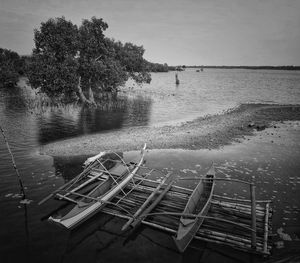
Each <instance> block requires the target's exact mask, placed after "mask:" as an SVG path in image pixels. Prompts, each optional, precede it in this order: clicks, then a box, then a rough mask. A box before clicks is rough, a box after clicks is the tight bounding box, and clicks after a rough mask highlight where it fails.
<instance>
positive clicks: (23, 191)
mask: <svg viewBox="0 0 300 263" xmlns="http://www.w3.org/2000/svg"><path fill="white" fill-rule="evenodd" d="M0 130H1V133H2V135H3V138H4V141H5V143H6V147H7V150H8V152H9V154H10V156H11V161H12V164H13V167H14V169H15V172H16V175H17V177H18V180H19V184H20V190H21V194H22V199H23V200H24V199H25V198H26V194H25V189H24V186H23V183H22V179H21V176H20V174H19V171H18V168H17V165H16V163H15V158H14V156H13V153H12V151H11V149H10V146H9V143H8V141H7V139H6V137H5V133H4V130H3V129H2V127H1V126H0Z"/></svg>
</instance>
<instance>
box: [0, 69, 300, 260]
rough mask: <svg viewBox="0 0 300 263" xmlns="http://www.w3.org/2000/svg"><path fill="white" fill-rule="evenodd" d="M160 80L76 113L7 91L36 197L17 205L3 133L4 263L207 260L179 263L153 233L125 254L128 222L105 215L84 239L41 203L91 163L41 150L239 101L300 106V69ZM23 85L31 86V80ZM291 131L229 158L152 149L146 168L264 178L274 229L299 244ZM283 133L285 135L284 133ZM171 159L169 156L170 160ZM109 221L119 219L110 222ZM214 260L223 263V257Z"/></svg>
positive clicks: (1, 98) (26, 179) (7, 127)
mask: <svg viewBox="0 0 300 263" xmlns="http://www.w3.org/2000/svg"><path fill="white" fill-rule="evenodd" d="M152 77H153V80H152V83H151V84H150V85H144V86H143V87H137V86H136V87H135V88H134V89H131V88H130V87H131V86H132V85H131V84H130V83H129V84H128V86H127V88H125V89H124V92H121V94H120V96H119V97H117V98H115V100H114V101H113V102H111V103H108V104H103V105H102V107H101V108H99V109H84V108H79V107H71V106H70V107H66V108H65V109H55V108H52V109H48V110H47V109H46V110H43V111H37V110H34V109H28V107H26V105H25V101H26V98H28V97H31V96H32V93H31V92H28V90H27V89H25V88H22V89H14V90H10V91H7V90H0V124H1V127H2V128H3V129H4V131H5V133H6V137H7V139H8V140H9V143H10V146H11V149H12V151H13V153H14V156H15V159H16V164H17V167H18V169H19V172H20V174H21V176H22V178H23V183H24V185H25V187H26V192H27V198H29V199H31V200H33V202H32V203H31V204H30V205H28V206H23V205H21V204H20V203H19V201H20V200H19V192H20V191H19V186H18V181H17V179H16V176H15V173H14V170H13V168H12V165H11V160H10V156H9V154H8V152H7V149H6V145H5V143H4V140H3V139H2V136H0V137H1V139H0V175H1V184H0V207H1V214H0V223H1V227H0V244H1V246H0V262H19V261H20V260H22V261H25V262H26V261H27V262H41V261H42V262H58V261H59V262H82V261H83V260H85V261H86V262H95V261H97V260H98V261H100V262H101V260H100V259H102V260H103V261H104V262H108V261H110V262H113V261H115V262H120V261H122V258H123V259H132V258H134V259H135V261H141V262H145V261H147V260H149V259H150V258H151V259H153V260H154V261H157V262H162V261H164V262H165V261H166V260H172V261H174V262H184V260H186V262H189V260H190V259H193V260H195V259H197V258H198V259H199V255H198V254H197V255H195V252H193V251H191V250H189V252H188V254H185V255H183V256H180V255H179V254H177V253H176V252H175V248H174V245H173V243H172V240H171V238H170V237H169V236H168V235H165V234H162V233H157V232H155V231H151V230H149V229H146V230H145V231H144V232H143V234H142V235H141V236H140V237H139V238H138V239H137V240H136V241H134V242H131V243H129V244H128V245H126V246H124V247H123V246H122V240H124V239H125V237H124V236H122V234H121V233H120V231H118V230H119V229H117V227H116V225H118V226H121V225H122V224H121V223H120V222H119V221H118V220H117V221H116V222H115V221H114V220H115V219H112V218H111V217H107V216H103V215H97V216H96V220H94V222H93V223H92V225H93V228H92V229H93V230H92V231H91V233H89V231H88V230H86V231H82V233H80V234H76V233H69V232H68V231H64V230H62V229H60V228H58V227H56V226H53V225H51V224H49V223H47V221H45V220H41V218H44V217H45V215H47V214H48V213H49V212H50V211H52V210H53V209H55V207H56V206H57V203H51V202H50V203H49V204H46V205H43V206H38V205H37V203H38V201H39V200H41V199H42V198H43V197H44V196H46V195H47V194H49V193H50V192H51V191H53V190H54V189H56V188H57V187H59V186H60V185H62V184H63V183H64V182H65V181H67V180H69V179H70V178H72V176H74V175H76V174H77V173H78V172H79V171H80V170H81V164H82V161H83V160H84V159H85V157H78V158H73V159H69V158H53V157H50V156H41V155H39V154H38V150H39V147H40V146H41V145H43V144H45V143H48V142H51V141H56V140H60V139H64V138H69V137H76V136H78V135H82V134H89V133H97V132H109V131H110V130H114V129H127V128H128V127H132V126H140V125H163V124H169V123H173V124H175V123H180V122H181V121H184V120H190V119H193V118H196V117H198V116H204V115H207V114H215V113H220V112H222V111H226V110H228V109H230V108H232V107H236V106H237V105H239V104H240V103H248V102H255V103H278V104H300V72H295V71H291V72H289V71H263V70H221V69H211V70H208V69H207V70H205V71H204V72H199V73H198V72H196V71H195V70H188V71H185V72H180V73H179V79H180V85H178V86H176V85H175V73H174V72H169V73H156V74H153V75H152ZM20 85H21V86H24V82H21V84H20ZM291 125H293V124H291ZM292 128H293V129H292V132H289V134H288V136H289V137H290V138H291V140H292V142H291V143H285V144H282V142H281V141H278V142H277V143H275V144H274V143H271V142H270V141H264V142H260V141H258V142H257V141H254V142H253V143H252V144H251V145H248V146H247V147H246V146H243V145H245V144H240V145H234V146H229V147H225V148H224V149H223V150H221V151H219V150H215V151H185V152H181V151H173V152H171V153H170V152H160V153H157V154H154V153H153V152H152V151H150V153H149V156H148V159H149V160H148V161H149V165H151V166H154V167H155V168H168V169H173V170H174V171H175V172H176V173H178V174H184V172H183V170H184V169H190V170H194V169H196V167H198V170H199V171H200V172H204V171H205V170H206V168H207V166H208V162H209V161H210V160H211V159H214V160H215V161H216V162H217V165H218V167H220V168H219V169H220V173H221V172H222V171H223V172H225V173H227V174H228V173H229V174H230V176H232V177H239V176H240V174H239V173H242V176H244V177H245V178H247V177H249V176H251V175H252V174H258V176H257V183H258V189H261V190H260V191H259V194H258V195H259V196H260V197H261V198H272V199H273V200H277V201H276V202H275V215H274V216H275V223H276V224H275V232H276V231H277V230H278V229H280V228H282V229H283V230H282V231H284V232H285V233H288V235H289V236H290V237H291V239H292V241H295V242H297V238H299V237H300V227H299V207H300V204H299V200H300V198H299V194H298V193H299V190H300V186H299V185H300V181H299V173H298V171H299V169H300V167H299V162H298V160H299V157H300V153H299V149H300V146H299V141H300V138H299V129H298V128H299V127H298V126H296V127H294V126H292ZM278 136H284V133H283V134H281V135H278ZM166 154H167V156H168V158H165V156H166ZM257 155H259V156H260V158H258V157H257ZM157 158H158V159H157ZM255 158H256V159H255ZM158 160H160V161H158ZM179 160H181V161H179ZM199 167H200V168H199ZM224 167H225V168H224ZM222 169H223V170H222ZM249 170H250V172H249ZM264 172H266V173H264ZM274 174H275V175H276V176H274ZM220 175H221V174H220ZM221 189H222V187H221ZM285 195H286V196H287V195H288V200H289V201H290V204H286V203H283V202H281V201H282V200H284V199H285ZM105 220H108V222H110V221H111V222H110V223H109V224H104V222H106V221H105ZM119 228H120V227H119ZM280 231H281V230H280ZM88 233H89V235H88ZM77 239H79V241H78V242H77ZM279 239H280V238H279ZM74 240H76V242H75V241H74ZM284 242H286V241H284ZM288 244H289V243H288ZM293 244H294V243H293ZM285 245H286V244H285ZM209 251H211V250H209ZM206 253H209V252H207V251H206ZM230 253H231V252H230ZM210 254H211V256H212V257H217V258H218V257H220V255H219V254H217V253H216V252H211V253H210ZM161 255H163V256H161ZM150 256H151V257H150ZM186 258H187V259H186ZM226 260H229V259H228V258H227V259H226ZM149 261H150V260H149ZM229 262H230V261H229ZM245 262H247V261H245Z"/></svg>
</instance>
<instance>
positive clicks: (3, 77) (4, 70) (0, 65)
mask: <svg viewBox="0 0 300 263" xmlns="http://www.w3.org/2000/svg"><path fill="white" fill-rule="evenodd" d="M20 61H21V60H20V57H19V55H18V53H16V52H14V51H11V50H8V49H3V48H0V86H2V87H14V86H16V84H17V82H18V80H19V76H20V75H19V68H20Z"/></svg>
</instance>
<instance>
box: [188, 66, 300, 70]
mask: <svg viewBox="0 0 300 263" xmlns="http://www.w3.org/2000/svg"><path fill="white" fill-rule="evenodd" d="M183 68H223V69H258V70H259V69H270V70H300V66H183Z"/></svg>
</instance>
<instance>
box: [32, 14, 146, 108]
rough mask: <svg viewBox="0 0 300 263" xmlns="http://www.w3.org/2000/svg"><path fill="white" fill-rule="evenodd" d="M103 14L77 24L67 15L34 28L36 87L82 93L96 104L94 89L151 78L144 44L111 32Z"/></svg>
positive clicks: (63, 95) (59, 95) (61, 94)
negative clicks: (116, 37) (112, 35)
mask: <svg viewBox="0 0 300 263" xmlns="http://www.w3.org/2000/svg"><path fill="white" fill-rule="evenodd" d="M107 28H108V25H107V23H106V22H104V21H103V20H102V19H98V18H96V17H92V18H91V19H90V20H87V19H84V20H83V21H82V24H81V25H80V26H79V27H77V26H76V25H74V24H73V23H72V22H71V21H67V20H66V19H65V18H64V17H61V18H55V19H49V20H48V21H46V22H44V23H41V26H40V28H39V29H36V30H35V31H34V41H35V48H34V50H33V57H32V60H31V61H30V63H29V66H28V78H29V81H30V83H31V85H32V87H33V88H39V89H40V91H41V92H44V93H46V94H47V95H48V96H49V97H51V98H55V99H67V98H69V99H70V98H75V97H77V98H80V100H81V101H82V102H84V103H89V104H95V101H94V93H95V92H98V91H110V92H112V91H116V90H117V88H118V87H119V86H120V85H123V84H124V83H125V82H126V81H127V80H128V78H130V77H131V78H133V79H134V80H135V81H136V82H138V83H142V82H149V81H150V80H151V77H150V73H149V71H148V68H147V63H146V61H145V59H144V58H143V55H144V51H145V50H144V48H143V47H142V46H136V45H134V44H132V43H125V44H122V43H121V42H120V41H115V40H113V39H110V38H107V37H105V35H104V31H105V30H106V29H107Z"/></svg>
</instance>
